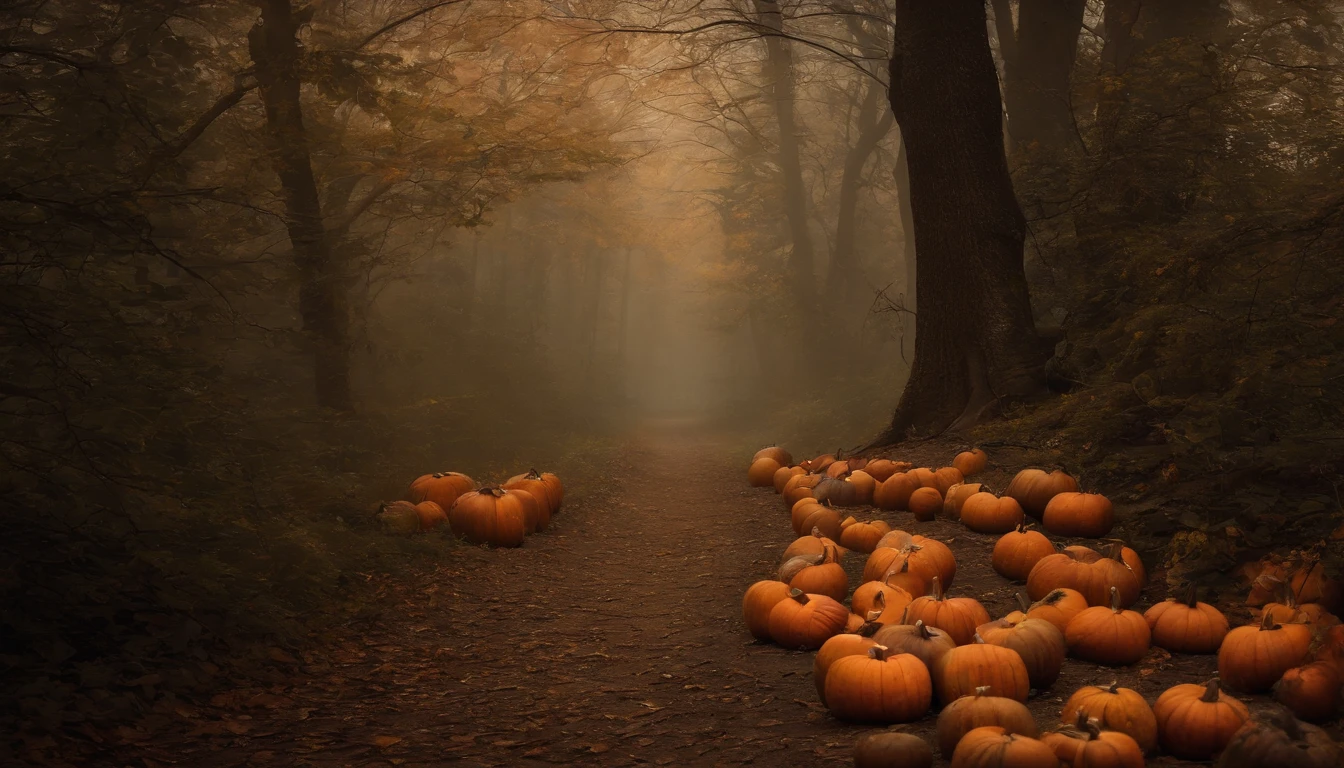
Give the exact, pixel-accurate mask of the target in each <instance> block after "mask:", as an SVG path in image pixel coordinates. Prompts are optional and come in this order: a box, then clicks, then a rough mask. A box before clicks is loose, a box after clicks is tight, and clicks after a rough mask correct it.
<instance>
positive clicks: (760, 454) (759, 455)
mask: <svg viewBox="0 0 1344 768" xmlns="http://www.w3.org/2000/svg"><path fill="white" fill-rule="evenodd" d="M759 459H771V460H773V461H775V462H776V463H778V464H779V465H780V466H782V467H787V466H789V465H790V464H792V463H793V454H791V453H789V452H788V451H786V450H784V449H783V448H780V447H779V446H778V445H771V446H767V447H765V448H762V449H761V450H759V451H757V452H756V454H755V455H754V456H752V457H751V460H752V461H757V460H759Z"/></svg>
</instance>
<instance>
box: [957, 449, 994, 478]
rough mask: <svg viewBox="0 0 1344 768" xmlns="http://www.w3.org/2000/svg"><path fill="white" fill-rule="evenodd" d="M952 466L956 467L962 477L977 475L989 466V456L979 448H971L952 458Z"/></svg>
mask: <svg viewBox="0 0 1344 768" xmlns="http://www.w3.org/2000/svg"><path fill="white" fill-rule="evenodd" d="M952 466H954V467H956V468H957V471H959V472H961V474H962V476H963V477H970V476H971V475H978V474H980V473H981V472H984V471H985V467H987V466H989V456H987V455H986V454H985V452H984V451H982V450H980V449H979V448H972V449H971V450H969V451H962V452H961V453H958V454H957V455H956V456H954V457H952Z"/></svg>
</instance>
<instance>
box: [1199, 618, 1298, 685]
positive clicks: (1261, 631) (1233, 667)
mask: <svg viewBox="0 0 1344 768" xmlns="http://www.w3.org/2000/svg"><path fill="white" fill-rule="evenodd" d="M1310 649H1311V628H1310V627H1308V626H1306V625H1305V624H1275V623H1274V620H1273V617H1271V616H1268V615H1266V616H1265V617H1264V619H1262V620H1261V622H1260V623H1259V624H1258V625H1250V626H1245V627H1237V628H1236V629H1234V630H1232V631H1231V632H1228V633H1227V637H1225V638H1223V644H1222V646H1221V647H1219V648H1218V676H1219V677H1220V678H1222V681H1223V683H1224V684H1226V685H1228V686H1229V687H1231V688H1233V689H1234V690H1238V691H1245V692H1247V693H1259V692H1262V691H1268V690H1269V689H1270V686H1272V685H1274V683H1276V682H1278V680H1279V678H1280V677H1283V673H1284V672H1287V671H1288V670H1290V669H1292V668H1293V667H1296V666H1298V665H1299V664H1301V663H1302V662H1303V661H1305V660H1306V658H1307V652H1308V651H1309V650H1310Z"/></svg>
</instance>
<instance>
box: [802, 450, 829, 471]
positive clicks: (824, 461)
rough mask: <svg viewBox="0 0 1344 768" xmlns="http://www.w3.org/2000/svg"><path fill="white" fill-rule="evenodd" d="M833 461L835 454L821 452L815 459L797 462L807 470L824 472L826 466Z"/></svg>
mask: <svg viewBox="0 0 1344 768" xmlns="http://www.w3.org/2000/svg"><path fill="white" fill-rule="evenodd" d="M834 463H835V454H832V453H823V454H822V455H820V456H818V457H816V458H815V459H805V460H803V461H801V462H799V463H798V466H800V467H802V468H803V469H805V470H807V471H808V472H825V471H826V468H827V467H829V466H831V465H832V464H834Z"/></svg>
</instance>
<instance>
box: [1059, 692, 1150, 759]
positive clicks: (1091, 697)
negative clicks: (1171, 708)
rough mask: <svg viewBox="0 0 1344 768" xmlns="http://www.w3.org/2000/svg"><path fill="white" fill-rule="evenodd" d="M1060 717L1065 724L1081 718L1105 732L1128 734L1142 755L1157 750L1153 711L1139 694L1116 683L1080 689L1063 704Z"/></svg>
mask: <svg viewBox="0 0 1344 768" xmlns="http://www.w3.org/2000/svg"><path fill="white" fill-rule="evenodd" d="M1059 718H1060V720H1063V721H1064V722H1066V723H1073V722H1077V721H1078V720H1079V719H1080V718H1081V719H1086V720H1096V721H1097V722H1098V723H1099V724H1100V725H1101V727H1102V728H1105V729H1106V730H1108V731H1119V732H1120V733H1126V734H1129V736H1130V738H1132V739H1134V741H1135V742H1137V743H1138V745H1139V748H1140V749H1142V750H1143V751H1144V752H1151V751H1152V750H1153V749H1154V748H1156V747H1157V717H1156V716H1155V715H1153V708H1152V707H1150V706H1148V702H1147V701H1146V700H1144V698H1143V696H1141V695H1140V694H1139V692H1138V691H1135V690H1133V689H1130V688H1121V687H1120V686H1119V684H1118V683H1117V682H1113V683H1111V684H1110V685H1108V686H1096V685H1088V686H1084V687H1082V688H1079V689H1078V690H1077V691H1075V692H1074V694H1073V695H1072V696H1070V697H1069V700H1068V701H1066V702H1064V710H1063V712H1061V713H1060V716H1059Z"/></svg>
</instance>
